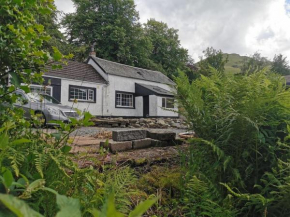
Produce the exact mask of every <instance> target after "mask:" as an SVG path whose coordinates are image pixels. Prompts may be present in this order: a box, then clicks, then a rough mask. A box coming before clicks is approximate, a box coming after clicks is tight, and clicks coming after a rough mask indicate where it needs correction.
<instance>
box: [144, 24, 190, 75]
mask: <svg viewBox="0 0 290 217" xmlns="http://www.w3.org/2000/svg"><path fill="white" fill-rule="evenodd" d="M145 35H146V37H148V38H149V39H150V40H151V42H152V44H153V50H152V52H151V55H150V59H151V60H152V61H153V62H154V65H153V66H152V67H153V68H154V69H156V70H159V71H162V72H164V73H165V74H167V75H168V76H169V77H172V76H173V75H177V71H178V70H177V69H180V70H184V71H185V70H187V71H188V70H190V69H189V68H188V67H187V64H190V63H192V62H193V60H192V59H191V58H190V57H189V55H188V51H187V50H186V49H185V48H183V47H181V44H180V41H179V36H178V30H176V29H173V28H169V27H168V26H167V24H166V23H163V22H158V21H156V20H154V19H150V20H148V21H147V23H146V24H145Z"/></svg>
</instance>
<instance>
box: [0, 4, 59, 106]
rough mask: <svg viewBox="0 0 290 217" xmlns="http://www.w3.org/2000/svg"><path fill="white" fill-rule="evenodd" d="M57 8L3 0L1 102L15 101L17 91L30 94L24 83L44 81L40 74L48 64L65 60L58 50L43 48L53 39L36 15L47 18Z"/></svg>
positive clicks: (0, 11)
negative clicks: (13, 94)
mask: <svg viewBox="0 0 290 217" xmlns="http://www.w3.org/2000/svg"><path fill="white" fill-rule="evenodd" d="M54 9H55V7H54V5H53V4H51V1H50V0H40V1H37V2H36V1H21V0H19V1H6V0H0V38H1V42H0V78H1V81H0V82H1V83H0V85H2V88H0V103H1V102H6V101H11V100H12V101H13V100H15V98H11V97H10V96H9V93H11V92H13V91H14V90H15V89H16V88H22V89H23V90H25V91H28V87H27V86H21V85H20V84H21V83H25V84H30V83H31V82H33V81H41V79H42V78H41V73H40V72H41V71H42V70H43V68H44V65H45V64H46V63H48V62H49V61H51V62H52V61H53V60H54V61H59V60H61V59H62V58H63V55H62V54H61V53H60V52H59V50H58V49H57V48H55V47H54V48H52V49H53V53H52V54H50V53H49V52H47V50H44V49H43V44H44V43H45V42H48V41H49V39H50V37H49V36H48V35H47V34H46V33H45V31H44V27H43V25H41V24H39V23H38V22H37V21H36V19H35V14H34V13H36V12H37V13H38V14H40V15H43V16H46V15H48V14H50V13H51V12H52V11H53V10H54ZM9 76H10V77H11V78H12V79H11V86H7V81H8V77H9Z"/></svg>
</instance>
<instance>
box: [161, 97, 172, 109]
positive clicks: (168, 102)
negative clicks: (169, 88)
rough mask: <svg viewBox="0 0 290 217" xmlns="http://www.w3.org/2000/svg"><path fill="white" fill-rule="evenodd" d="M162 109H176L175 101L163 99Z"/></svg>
mask: <svg viewBox="0 0 290 217" xmlns="http://www.w3.org/2000/svg"><path fill="white" fill-rule="evenodd" d="M162 108H167V109H174V99H173V98H162Z"/></svg>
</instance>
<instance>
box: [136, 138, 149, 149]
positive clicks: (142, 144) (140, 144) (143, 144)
mask: <svg viewBox="0 0 290 217" xmlns="http://www.w3.org/2000/svg"><path fill="white" fill-rule="evenodd" d="M150 147H152V142H151V139H140V140H134V141H133V149H143V148H150Z"/></svg>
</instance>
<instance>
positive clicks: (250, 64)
mask: <svg viewBox="0 0 290 217" xmlns="http://www.w3.org/2000/svg"><path fill="white" fill-rule="evenodd" d="M269 65H270V62H269V61H268V60H267V58H266V57H262V56H261V54H260V53H258V52H256V53H254V54H253V55H252V56H251V57H250V58H244V62H243V65H242V66H241V73H242V74H253V73H255V72H259V71H261V70H262V69H267V68H269ZM273 72H275V71H273Z"/></svg>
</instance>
